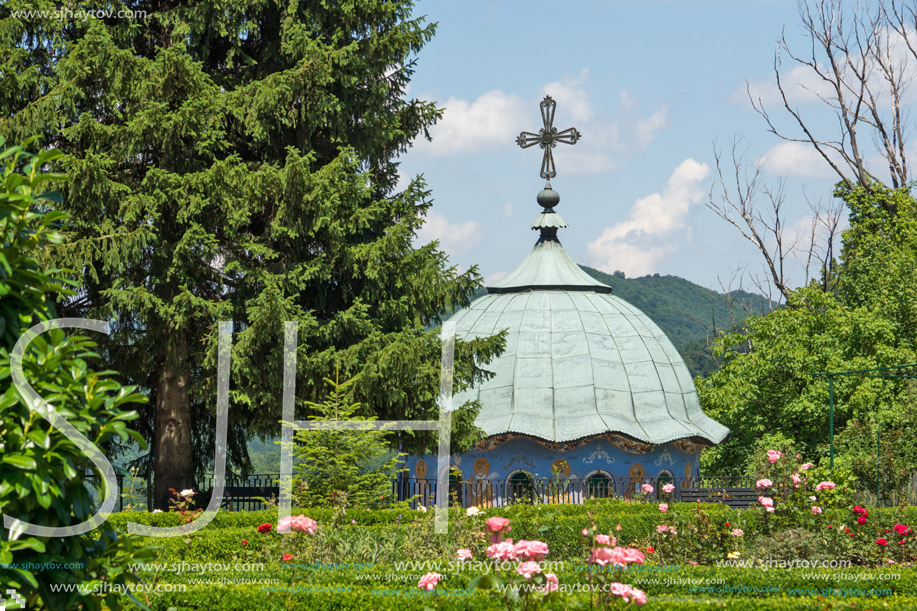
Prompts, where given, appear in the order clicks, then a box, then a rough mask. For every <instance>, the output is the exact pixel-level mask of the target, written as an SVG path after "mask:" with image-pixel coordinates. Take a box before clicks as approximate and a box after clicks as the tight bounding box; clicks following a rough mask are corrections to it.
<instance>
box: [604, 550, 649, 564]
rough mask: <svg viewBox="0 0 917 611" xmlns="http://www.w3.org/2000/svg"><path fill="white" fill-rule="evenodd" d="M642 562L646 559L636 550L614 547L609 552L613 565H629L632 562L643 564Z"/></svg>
mask: <svg viewBox="0 0 917 611" xmlns="http://www.w3.org/2000/svg"><path fill="white" fill-rule="evenodd" d="M644 560H646V557H645V556H644V555H643V552H641V551H640V550H638V549H633V548H626V549H625V548H623V547H616V548H614V549H612V550H611V561H612V562H613V563H614V564H630V563H632V562H635V563H637V564H643V562H644Z"/></svg>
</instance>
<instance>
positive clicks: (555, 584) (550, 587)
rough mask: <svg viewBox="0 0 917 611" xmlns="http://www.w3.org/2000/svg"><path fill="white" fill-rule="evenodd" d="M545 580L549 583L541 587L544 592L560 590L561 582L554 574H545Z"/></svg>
mask: <svg viewBox="0 0 917 611" xmlns="http://www.w3.org/2000/svg"><path fill="white" fill-rule="evenodd" d="M544 578H545V580H546V581H547V583H546V584H545V585H543V586H542V587H541V589H543V590H544V591H546V592H556V591H557V590H558V589H559V588H560V582H559V581H558V580H557V575H555V574H554V573H545V574H544Z"/></svg>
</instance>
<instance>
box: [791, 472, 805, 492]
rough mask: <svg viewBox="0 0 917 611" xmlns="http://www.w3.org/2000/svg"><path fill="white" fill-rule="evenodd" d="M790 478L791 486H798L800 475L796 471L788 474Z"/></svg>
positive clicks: (800, 481) (800, 480)
mask: <svg viewBox="0 0 917 611" xmlns="http://www.w3.org/2000/svg"><path fill="white" fill-rule="evenodd" d="M790 479H791V480H793V486H794V487H796V488H799V484H801V483H802V477H801V476H800V475H799V474H798V473H794V474H793V475H791V476H790Z"/></svg>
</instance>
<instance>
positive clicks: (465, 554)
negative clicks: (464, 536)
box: [455, 548, 474, 561]
mask: <svg viewBox="0 0 917 611" xmlns="http://www.w3.org/2000/svg"><path fill="white" fill-rule="evenodd" d="M455 553H456V554H457V555H458V559H459V560H462V561H464V560H468V559H469V558H471V557H472V556H474V554H473V553H471V550H470V549H465V548H462V549H459V550H456V552H455Z"/></svg>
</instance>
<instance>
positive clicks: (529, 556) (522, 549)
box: [513, 539, 548, 560]
mask: <svg viewBox="0 0 917 611" xmlns="http://www.w3.org/2000/svg"><path fill="white" fill-rule="evenodd" d="M513 553H514V554H515V556H516V558H524V559H525V560H544V559H545V557H547V555H548V544H547V543H545V542H543V541H526V540H524V539H521V540H519V541H518V542H516V545H515V547H514V548H513Z"/></svg>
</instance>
